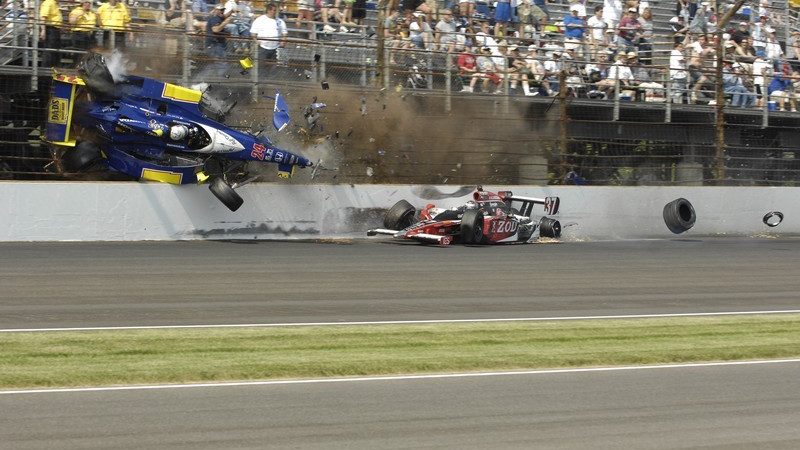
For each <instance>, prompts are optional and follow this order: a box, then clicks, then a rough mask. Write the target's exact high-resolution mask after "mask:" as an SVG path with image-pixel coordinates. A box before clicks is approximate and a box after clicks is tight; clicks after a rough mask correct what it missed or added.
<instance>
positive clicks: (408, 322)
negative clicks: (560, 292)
mask: <svg viewBox="0 0 800 450" xmlns="http://www.w3.org/2000/svg"><path fill="white" fill-rule="evenodd" d="M797 313H800V309H786V310H771V311H719V312H702V313H675V314H629V315H615V316H566V317H512V318H505V319H503V318H500V319H443V320H437V319H431V320H383V321H370V322H294V323H234V324H216V325H215V324H206V325H136V326H122V327H74V328H7V329H0V333H20V332H45V331H103V330H171V329H184V328H272V327H310V326H314V327H329V326H343V325H415V324H429V323H485V322H544V321H550V320H601V319H647V318H659V317H663V318H666V317H704V316H752V315H760V314H797Z"/></svg>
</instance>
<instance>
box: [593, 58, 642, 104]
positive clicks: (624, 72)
mask: <svg viewBox="0 0 800 450" xmlns="http://www.w3.org/2000/svg"><path fill="white" fill-rule="evenodd" d="M627 56H628V54H627V53H622V52H620V53H619V54H618V55H617V60H616V62H614V64H612V65H611V67H610V68H609V69H608V77H607V78H605V79H602V80H600V81H598V82H597V83H596V85H595V86H596V87H597V90H599V91H601V92H603V93H604V94H605V95H606V97H610V96H611V94H612V93H613V92H614V88H615V86H616V83H617V80H619V86H620V91H622V90H624V89H625V88H626V87H627V86H629V85H630V84H631V82H632V81H633V73H632V72H631V68H630V67H628V64H627Z"/></svg>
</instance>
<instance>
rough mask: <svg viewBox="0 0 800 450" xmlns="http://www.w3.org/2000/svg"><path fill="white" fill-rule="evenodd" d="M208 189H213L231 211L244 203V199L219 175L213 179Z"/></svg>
mask: <svg viewBox="0 0 800 450" xmlns="http://www.w3.org/2000/svg"><path fill="white" fill-rule="evenodd" d="M208 189H210V190H211V193H212V194H214V197H217V198H218V199H219V201H221V202H222V204H223V205H225V206H227V207H228V209H230V210H231V211H236V210H237V209H239V207H240V206H242V203H244V199H242V197H241V196H239V194H237V193H236V191H234V190H233V188H232V187H230V185H229V184H228V183H226V182H225V180H223V179H222V178H219V177H217V178H214V179H213V180H211V184H209V185H208Z"/></svg>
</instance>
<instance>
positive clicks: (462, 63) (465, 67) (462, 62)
mask: <svg viewBox="0 0 800 450" xmlns="http://www.w3.org/2000/svg"><path fill="white" fill-rule="evenodd" d="M477 73H478V66H477V63H476V60H475V55H473V54H472V43H471V42H469V41H467V42H466V43H465V44H464V51H463V52H461V53H460V54H459V55H458V74H459V75H460V76H461V82H462V83H463V82H464V81H465V80H466V79H469V80H470V81H469V84H468V85H466V86H464V87H463V88H462V89H461V92H472V89H473V88H474V87H475V83H477V81H478V80H477V78H476V76H475V75H476V74H477Z"/></svg>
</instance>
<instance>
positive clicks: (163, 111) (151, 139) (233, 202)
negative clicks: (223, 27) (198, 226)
mask: <svg viewBox="0 0 800 450" xmlns="http://www.w3.org/2000/svg"><path fill="white" fill-rule="evenodd" d="M207 94H208V90H206V91H199V90H195V89H189V88H186V87H182V86H178V85H175V84H170V83H165V82H162V81H158V80H154V79H152V78H144V77H137V76H129V77H127V79H125V80H124V81H119V82H115V81H114V79H113V78H112V76H111V73H110V72H109V70H108V67H107V65H106V62H105V59H104V58H103V56H102V55H100V54H98V53H91V54H89V55H88V57H87V58H85V59H84V60H83V61H82V62H81V64H80V66H79V69H78V76H69V75H65V74H60V73H56V74H54V75H53V84H52V87H51V92H50V101H49V104H48V115H47V124H46V126H45V134H44V140H45V141H47V142H49V143H50V144H54V145H57V146H63V147H68V148H67V149H66V150H65V151H64V152H63V156H62V158H61V164H62V167H63V169H64V170H65V171H66V172H70V173H74V172H82V171H85V170H88V169H90V168H93V167H97V165H98V164H100V165H102V166H104V167H106V168H109V169H113V170H116V171H118V172H121V173H123V174H126V175H128V176H130V177H132V178H134V179H137V180H151V181H160V182H165V183H171V184H192V183H203V182H209V189H210V190H211V192H212V193H213V194H214V195H215V196H216V197H217V198H218V199H219V200H220V201H221V202H222V203H223V204H224V205H225V206H227V207H228V208H229V209H230V210H231V211H236V210H237V209H238V208H239V207H240V206H241V205H242V203H243V200H242V198H241V197H240V196H239V194H238V193H236V191H234V189H235V188H237V187H240V186H242V185H244V184H246V183H249V182H250V181H253V180H254V179H256V178H258V176H255V177H253V176H250V175H249V174H248V173H247V170H246V163H247V162H248V161H267V162H273V163H276V164H277V165H278V175H279V176H281V177H283V178H288V177H290V176H291V175H292V173H293V172H294V169H295V168H296V167H301V168H302V167H309V166H311V165H312V163H311V161H309V160H308V159H306V158H304V157H302V156H300V155H297V154H294V153H291V152H288V151H286V150H283V149H280V148H277V147H275V146H273V145H272V143H271V142H270V140H269V139H268V138H267V137H265V136H260V135H254V134H251V133H246V132H243V131H239V130H236V129H233V128H231V127H228V126H225V125H223V124H222V123H221V121H222V120H223V119H224V116H225V115H226V114H227V113H228V112H229V111H230V108H231V107H232V106H233V105H221V103H220V102H218V101H215V100H214V99H212V98H210V96H209V95H207ZM288 123H289V114H288V107H287V105H286V102H285V100H284V99H283V97H282V96H281V95H280V93H276V96H275V107H274V113H273V125H274V126H275V128H276V129H277V130H278V131H280V130H282V129H283V128H285V127H286V126H287V125H288Z"/></svg>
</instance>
